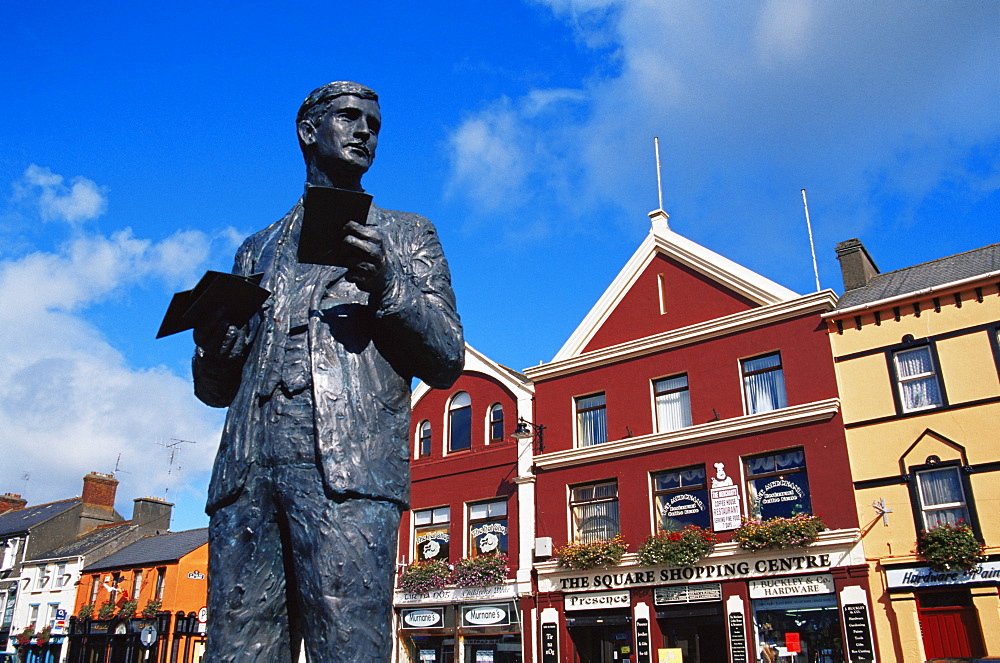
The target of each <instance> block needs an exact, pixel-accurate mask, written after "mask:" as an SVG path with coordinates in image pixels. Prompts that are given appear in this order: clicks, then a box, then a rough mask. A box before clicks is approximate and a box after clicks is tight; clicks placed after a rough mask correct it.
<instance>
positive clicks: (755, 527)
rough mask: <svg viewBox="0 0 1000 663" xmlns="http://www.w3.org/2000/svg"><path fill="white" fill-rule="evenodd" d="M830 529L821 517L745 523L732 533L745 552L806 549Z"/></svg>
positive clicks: (798, 517)
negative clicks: (823, 532) (824, 531)
mask: <svg viewBox="0 0 1000 663" xmlns="http://www.w3.org/2000/svg"><path fill="white" fill-rule="evenodd" d="M826 528H827V527H826V525H825V524H823V520H822V519H821V518H820V517H819V516H807V515H800V516H792V517H791V518H769V519H768V520H764V521H760V520H744V521H743V524H742V525H740V526H739V527H737V528H736V529H735V530H733V539H734V540H735V541H736V542H737V543H738V544H739V546H740V548H743V549H744V550H780V549H782V548H804V547H806V546H808V545H809V544H810V543H812V542H813V541H815V540H816V537H817V536H819V533H820V532H822V531H823V530H825V529H826Z"/></svg>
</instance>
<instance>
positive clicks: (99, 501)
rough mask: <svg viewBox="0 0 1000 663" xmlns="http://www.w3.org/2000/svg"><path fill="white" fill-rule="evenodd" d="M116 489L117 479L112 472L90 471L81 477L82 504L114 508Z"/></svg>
mask: <svg viewBox="0 0 1000 663" xmlns="http://www.w3.org/2000/svg"><path fill="white" fill-rule="evenodd" d="M117 491H118V479H116V478H115V476H114V475H113V474H102V473H101V472H91V473H90V474H88V475H87V476H85V477H83V496H82V500H83V503H84V504H92V505H95V506H104V507H108V508H110V509H114V508H115V493H116V492H117Z"/></svg>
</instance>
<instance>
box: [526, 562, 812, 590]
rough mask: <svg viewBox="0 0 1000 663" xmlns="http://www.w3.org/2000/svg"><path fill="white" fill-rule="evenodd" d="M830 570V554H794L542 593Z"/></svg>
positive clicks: (564, 581) (589, 579)
mask: <svg viewBox="0 0 1000 663" xmlns="http://www.w3.org/2000/svg"><path fill="white" fill-rule="evenodd" d="M829 569H830V555H828V554H825V553H824V554H821V555H795V556H791V557H778V558H775V559H758V560H753V561H742V562H733V563H730V564H699V565H697V566H671V567H669V568H652V569H650V568H648V567H647V568H644V569H642V570H638V571H631V572H627V573H607V572H603V573H602V572H598V573H595V574H593V575H584V576H569V577H560V578H558V585H556V579H552V580H549V582H550V583H551V586H553V589H548V588H546V587H545V586H544V585H542V586H541V591H567V590H581V589H582V590H601V589H625V588H628V587H643V586H646V585H660V584H676V583H686V582H690V581H692V580H695V581H698V580H738V579H741V578H753V577H759V576H774V575H777V574H780V573H795V572H796V571H798V572H801V571H827V570H829ZM546 580H548V579H546ZM831 591H832V590H831Z"/></svg>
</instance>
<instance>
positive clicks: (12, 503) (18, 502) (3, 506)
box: [0, 493, 28, 513]
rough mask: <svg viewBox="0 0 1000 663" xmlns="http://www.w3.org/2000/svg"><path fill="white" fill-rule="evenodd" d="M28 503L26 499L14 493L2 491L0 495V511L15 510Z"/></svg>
mask: <svg viewBox="0 0 1000 663" xmlns="http://www.w3.org/2000/svg"><path fill="white" fill-rule="evenodd" d="M27 504H28V500H26V499H24V498H23V497H21V496H20V495H15V494H14V493H4V494H3V495H0V513H7V512H8V511H17V510H18V509H23V508H24V507H25V505H27Z"/></svg>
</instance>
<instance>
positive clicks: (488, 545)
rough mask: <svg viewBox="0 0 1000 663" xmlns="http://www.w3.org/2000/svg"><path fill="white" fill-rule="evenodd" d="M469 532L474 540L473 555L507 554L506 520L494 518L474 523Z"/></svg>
mask: <svg viewBox="0 0 1000 663" xmlns="http://www.w3.org/2000/svg"><path fill="white" fill-rule="evenodd" d="M469 534H471V536H472V540H473V542H474V544H473V546H474V548H473V553H474V554H475V555H490V554H494V553H499V554H501V555H506V554H507V521H506V520H496V521H493V522H490V523H481V524H475V525H473V526H472V527H471V529H470V531H469Z"/></svg>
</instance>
